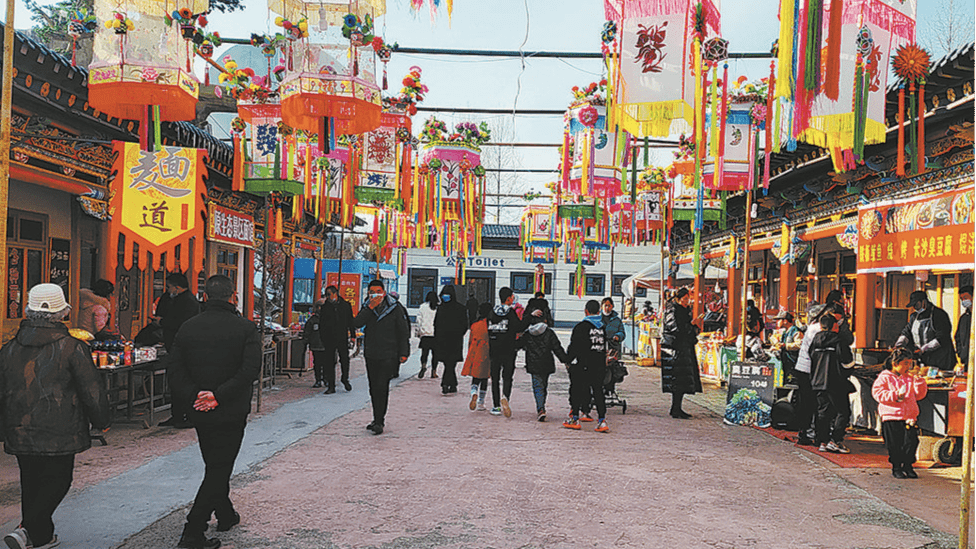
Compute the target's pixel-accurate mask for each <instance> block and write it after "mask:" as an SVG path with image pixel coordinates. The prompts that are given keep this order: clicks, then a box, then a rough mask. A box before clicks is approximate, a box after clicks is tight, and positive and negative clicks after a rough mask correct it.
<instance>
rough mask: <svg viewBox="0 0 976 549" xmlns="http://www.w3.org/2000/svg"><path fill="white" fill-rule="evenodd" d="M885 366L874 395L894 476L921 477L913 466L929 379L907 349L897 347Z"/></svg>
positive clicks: (879, 376)
mask: <svg viewBox="0 0 976 549" xmlns="http://www.w3.org/2000/svg"><path fill="white" fill-rule="evenodd" d="M884 367H885V369H884V370H883V371H882V372H881V374H879V375H878V379H877V380H875V382H874V386H872V387H871V396H873V397H874V400H876V401H878V414H879V415H880V416H881V434H882V435H884V442H885V447H886V448H887V449H888V461H889V462H891V475H892V476H893V477H895V478H898V479H904V478H918V474H917V473H915V469H913V468H912V465H913V464H914V463H915V452H916V450H918V432H919V428H918V425H917V424H916V420H918V401H919V400H922V399H923V398H925V394H926V393H927V392H928V387H926V385H925V378H923V377H921V376H919V375H917V374H918V367H917V365H916V363H915V358H914V357H913V356H912V353H911V351H909V350H907V349H902V348H898V349H895V350H894V352H892V354H891V357H889V358H888V361H887V362H885V366H884Z"/></svg>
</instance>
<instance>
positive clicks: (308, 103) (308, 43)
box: [268, 0, 386, 151]
mask: <svg viewBox="0 0 976 549" xmlns="http://www.w3.org/2000/svg"><path fill="white" fill-rule="evenodd" d="M268 7H269V9H270V10H271V11H272V12H274V13H276V14H279V15H281V16H282V18H283V19H282V21H281V24H282V26H284V25H285V23H287V27H284V28H285V29H286V30H288V28H289V27H290V28H297V31H296V32H290V33H288V34H287V35H286V36H287V38H288V40H289V42H288V47H287V51H286V57H287V63H286V66H285V70H284V71H283V77H282V83H281V87H280V93H281V107H282V119H283V120H284V121H285V123H286V124H288V125H289V126H292V127H294V128H296V129H301V130H305V131H306V132H310V133H315V134H318V135H319V136H320V147H321V148H322V149H323V150H324V151H329V150H331V149H332V148H333V146H334V145H335V140H336V139H337V136H339V135H351V134H361V133H364V132H368V131H370V130H373V129H376V128H377V127H379V125H380V112H381V98H380V89H379V86H377V84H376V52H375V51H374V49H373V48H372V41H373V39H374V35H373V27H372V21H373V19H374V18H376V17H379V16H381V15H383V14H384V13H385V12H386V1H385V0H360V1H358V2H352V3H348V4H347V3H342V4H335V3H319V2H302V1H300V0H270V1H269V3H268Z"/></svg>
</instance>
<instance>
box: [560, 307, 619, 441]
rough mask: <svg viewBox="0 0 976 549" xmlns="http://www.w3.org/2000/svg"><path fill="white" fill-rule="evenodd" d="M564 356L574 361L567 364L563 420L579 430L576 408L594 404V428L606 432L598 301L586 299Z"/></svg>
mask: <svg viewBox="0 0 976 549" xmlns="http://www.w3.org/2000/svg"><path fill="white" fill-rule="evenodd" d="M566 355H567V358H568V359H569V360H570V361H572V362H574V364H571V365H570V366H569V383H570V400H571V403H572V407H573V411H572V412H571V414H570V417H569V419H567V420H566V421H564V422H563V427H566V428H567V429H580V422H579V419H580V410H583V409H585V408H586V407H588V406H589V405H590V399H591V398H592V400H593V402H594V404H595V405H596V412H597V416H598V417H599V422H598V423H597V424H596V431H597V432H599V433H606V432H608V431H609V430H610V427H608V426H607V405H606V401H605V400H604V398H603V378H604V377H606V371H607V342H606V333H605V332H604V327H603V318H602V317H601V316H600V303H599V302H598V301H597V300H595V299H591V300H589V301H587V302H586V316H585V317H584V318H583V321H582V322H580V323H579V324H577V325H576V326H575V327H573V335H572V336H571V337H570V340H569V348H568V349H567V350H566Z"/></svg>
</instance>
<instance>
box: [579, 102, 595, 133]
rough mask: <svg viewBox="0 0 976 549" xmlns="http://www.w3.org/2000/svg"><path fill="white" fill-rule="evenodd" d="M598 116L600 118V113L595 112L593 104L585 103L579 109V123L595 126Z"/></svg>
mask: <svg viewBox="0 0 976 549" xmlns="http://www.w3.org/2000/svg"><path fill="white" fill-rule="evenodd" d="M598 118H600V113H598V112H596V107H594V106H593V105H587V106H585V107H583V108H582V109H580V111H579V121H580V124H583V125H584V126H586V127H588V128H592V127H593V126H595V125H596V121H597V119H598Z"/></svg>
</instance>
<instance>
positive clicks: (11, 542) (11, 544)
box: [3, 528, 57, 549]
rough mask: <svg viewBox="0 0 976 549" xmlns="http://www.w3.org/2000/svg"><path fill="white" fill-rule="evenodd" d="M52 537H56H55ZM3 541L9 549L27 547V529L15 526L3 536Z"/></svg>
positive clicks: (23, 548) (24, 548) (25, 548)
mask: <svg viewBox="0 0 976 549" xmlns="http://www.w3.org/2000/svg"><path fill="white" fill-rule="evenodd" d="M54 539H57V538H56V537H55V538H54ZM3 541H4V543H6V544H7V547H8V548H9V549H27V547H28V545H27V530H24V529H23V528H17V529H15V530H14V531H13V532H10V533H9V534H7V535H6V536H3Z"/></svg>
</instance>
